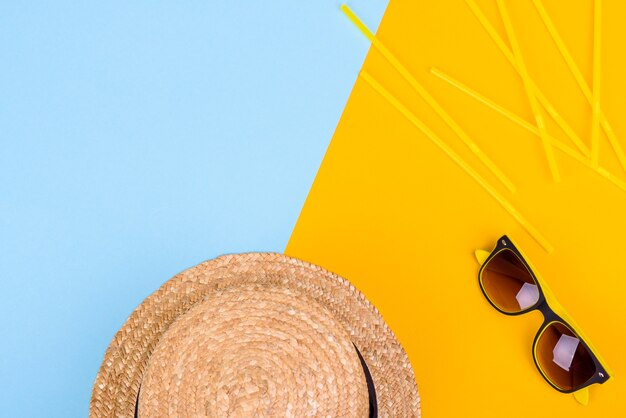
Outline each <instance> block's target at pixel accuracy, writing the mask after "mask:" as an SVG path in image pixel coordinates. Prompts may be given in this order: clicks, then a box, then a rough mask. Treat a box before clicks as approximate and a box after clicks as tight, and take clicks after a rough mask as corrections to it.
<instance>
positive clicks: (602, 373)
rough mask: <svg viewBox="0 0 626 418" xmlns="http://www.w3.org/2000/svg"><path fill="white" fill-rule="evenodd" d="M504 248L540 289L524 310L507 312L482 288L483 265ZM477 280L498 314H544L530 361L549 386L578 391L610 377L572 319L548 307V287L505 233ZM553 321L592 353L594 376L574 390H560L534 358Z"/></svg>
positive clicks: (487, 259)
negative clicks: (511, 253)
mask: <svg viewBox="0 0 626 418" xmlns="http://www.w3.org/2000/svg"><path fill="white" fill-rule="evenodd" d="M507 250H508V251H511V252H513V253H514V254H515V255H516V256H517V257H518V258H519V259H520V261H521V262H522V264H523V265H524V267H526V269H527V270H528V272H529V273H530V275H531V277H532V278H533V280H535V283H536V284H537V288H538V290H539V299H538V300H537V302H536V303H535V304H534V305H532V306H530V307H528V308H526V309H523V310H521V311H519V312H506V311H503V310H502V309H500V308H499V307H498V306H497V305H496V304H495V303H494V302H493V301H492V300H491V299H490V298H489V295H488V294H487V292H486V290H485V288H484V286H483V280H482V276H483V270H484V269H485V266H487V265H488V264H489V262H490V261H491V260H492V259H493V258H494V257H495V256H496V255H498V254H499V253H501V252H502V251H507ZM478 283H479V285H480V290H481V291H482V292H483V295H485V298H486V299H487V301H488V302H489V304H490V305H491V306H493V307H494V308H495V309H496V310H497V311H498V312H500V313H503V314H505V315H509V316H517V315H524V314H527V313H529V312H532V311H539V312H541V313H542V314H543V317H544V320H543V323H542V324H541V327H540V328H539V331H537V335H535V339H534V341H533V346H532V355H533V360H534V362H535V366H536V367H537V369H538V370H539V373H540V374H541V376H543V378H544V379H545V380H546V382H548V383H549V384H550V386H552V387H553V388H554V389H556V390H558V391H559V392H562V393H573V392H577V391H579V390H581V389H584V388H586V387H588V386H590V385H593V384H594V383H599V384H602V383H604V382H606V381H607V380H608V379H609V378H610V374H609V372H608V371H607V370H606V368H605V367H604V366H603V365H602V363H600V360H599V359H598V355H597V354H596V352H595V351H594V349H593V348H592V347H590V346H589V344H588V343H587V342H586V341H585V338H583V337H582V336H581V335H580V334H581V333H580V332H579V331H578V329H577V327H576V326H575V325H574V324H572V321H571V320H570V321H568V320H565V319H564V318H563V317H562V316H560V315H558V314H557V313H556V312H555V311H554V309H552V307H551V306H550V304H549V303H548V300H547V298H546V293H549V289H547V286H546V285H545V284H543V285H542V283H541V280H539V278H538V277H537V275H536V274H535V272H534V271H533V269H532V267H530V265H529V264H528V262H527V261H526V259H525V258H524V256H523V255H522V253H521V252H520V251H519V250H518V249H517V247H516V246H515V244H513V242H512V241H511V240H510V239H509V237H507V236H506V235H503V236H502V237H501V238H500V239H498V242H497V244H496V247H495V248H494V249H493V250H492V251H491V253H490V254H489V256H488V257H487V258H486V259H485V261H484V262H483V264H482V265H481V267H480V270H479V272H478ZM544 288H545V292H544ZM554 304H555V305H556V304H557V302H556V301H555V302H554ZM563 316H565V315H563ZM554 322H560V323H561V324H563V325H565V326H566V327H567V328H568V329H569V330H570V331H572V332H573V333H574V335H575V336H576V337H577V338H578V339H579V340H580V342H581V344H582V345H583V347H585V349H586V350H587V352H589V354H590V356H591V358H592V360H593V362H594V364H595V367H596V371H595V372H594V374H593V376H591V377H590V378H589V379H588V380H587V381H586V382H585V383H583V384H582V385H580V386H579V387H576V388H575V389H571V390H564V389H561V388H559V387H558V386H556V385H555V384H554V383H553V382H552V381H551V380H550V378H549V377H548V376H547V374H546V373H545V372H544V371H543V369H542V368H541V365H540V364H539V361H538V360H537V352H536V350H537V342H538V341H539V338H540V337H541V336H542V335H543V332H544V331H545V330H546V329H547V328H548V326H550V325H551V324H552V323H554Z"/></svg>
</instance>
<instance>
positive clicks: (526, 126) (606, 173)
mask: <svg viewBox="0 0 626 418" xmlns="http://www.w3.org/2000/svg"><path fill="white" fill-rule="evenodd" d="M430 71H431V73H432V74H433V75H434V76H436V77H438V78H440V79H441V80H443V81H445V82H447V83H448V84H450V85H452V86H453V87H456V88H457V89H459V90H460V91H462V92H463V93H465V94H467V95H468V96H470V97H472V98H473V99H475V100H476V101H478V102H480V103H482V104H484V105H485V106H487V107H489V108H490V109H492V110H495V111H496V112H498V113H500V114H501V115H503V116H504V117H506V118H507V119H509V120H510V121H512V122H514V123H516V124H517V125H519V126H521V127H522V128H524V129H526V130H527V131H529V132H532V133H533V134H535V135H537V136H539V130H538V129H537V127H536V126H534V125H532V124H531V123H529V122H528V121H526V120H525V119H523V118H522V117H520V116H519V115H516V114H515V113H513V112H512V111H510V110H508V109H505V108H504V107H503V106H501V105H499V104H497V103H495V102H494V101H493V100H490V99H488V98H487V97H485V96H483V95H481V94H480V93H478V92H476V91H475V90H472V89H471V88H469V87H468V86H466V85H465V84H463V83H461V82H460V81H458V80H456V79H454V78H453V77H451V76H450V75H448V74H446V73H444V72H443V71H441V70H439V69H437V68H431V70H430ZM550 139H551V141H552V144H553V145H554V146H555V148H557V149H559V150H561V151H562V152H563V153H564V154H565V155H567V156H569V157H571V158H572V159H574V160H576V161H578V162H579V163H581V164H583V165H584V166H585V167H587V168H590V169H591V170H593V171H594V172H595V173H597V174H599V175H600V176H602V177H603V178H605V179H606V180H608V181H610V182H611V183H613V184H614V185H615V186H617V187H618V188H620V189H621V190H622V191H625V192H626V182H624V181H622V180H620V179H618V178H616V177H615V176H613V175H612V174H611V173H610V172H609V171H608V170H606V169H605V168H603V167H599V166H598V167H595V168H594V167H593V166H592V164H591V162H590V161H589V160H587V159H586V158H584V157H582V156H581V155H580V154H579V153H578V152H576V151H575V150H574V149H572V148H571V147H569V146H567V145H566V144H564V143H563V142H561V141H559V140H558V139H556V138H554V137H550Z"/></svg>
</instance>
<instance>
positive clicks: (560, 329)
mask: <svg viewBox="0 0 626 418" xmlns="http://www.w3.org/2000/svg"><path fill="white" fill-rule="evenodd" d="M535 353H536V358H537V363H538V364H539V367H540V368H541V370H542V371H543V373H544V375H545V376H546V377H547V378H548V380H550V381H551V382H552V384H554V385H555V386H556V387H558V388H560V389H561V390H566V391H569V390H575V389H578V388H580V387H581V386H583V385H584V384H585V382H587V381H588V380H589V379H590V378H591V377H592V376H593V375H594V374H595V372H596V365H595V363H594V361H593V358H592V356H591V353H589V351H588V350H587V348H585V346H584V345H583V344H582V343H581V341H580V339H579V338H578V336H577V335H576V334H575V333H574V332H573V331H572V330H571V329H570V328H569V327H568V326H567V325H565V324H562V323H560V322H553V323H551V324H550V325H548V326H547V327H546V328H545V329H544V330H543V331H542V333H541V335H540V336H539V339H538V340H537V343H536V346H535Z"/></svg>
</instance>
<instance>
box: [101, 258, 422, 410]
mask: <svg viewBox="0 0 626 418" xmlns="http://www.w3.org/2000/svg"><path fill="white" fill-rule="evenodd" d="M250 284H262V285H263V286H268V287H271V288H276V289H289V290H290V291H294V292H297V293H301V294H302V295H304V296H306V297H307V298H310V299H313V300H315V301H316V302H317V303H319V304H320V305H322V306H323V307H324V308H325V309H326V310H328V312H330V313H331V315H332V316H333V317H334V318H335V320H336V321H337V322H338V323H339V324H341V326H342V327H343V328H344V329H345V331H346V333H347V335H349V336H350V339H351V341H352V343H353V344H354V346H355V347H356V348H357V349H358V352H359V353H360V354H361V356H362V357H363V360H364V361H365V363H366V364H367V368H368V369H369V372H370V373H371V378H372V380H373V383H374V386H375V391H376V398H377V403H378V416H379V417H400V416H401V417H419V415H420V397H419V393H418V391H417V385H416V382H415V376H414V373H413V369H412V367H411V364H410V361H409V359H408V357H407V355H406V353H405V351H404V349H403V348H402V346H401V345H400V343H399V342H398V340H397V339H396V337H395V335H394V334H393V332H392V331H391V330H390V329H389V327H388V326H387V324H386V323H385V321H384V320H383V318H382V316H381V315H380V313H379V312H378V310H377V309H376V308H375V307H374V306H373V305H372V304H371V303H370V302H369V301H368V300H367V299H366V298H365V296H364V295H363V294H362V293H361V292H359V291H358V290H357V289H355V288H354V286H352V285H351V284H350V283H349V282H348V281H347V280H345V279H343V278H341V277H339V276H337V275H336V274H334V273H331V272H329V271H327V270H325V269H323V268H321V267H319V266H315V265H313V264H310V263H307V262H304V261H301V260H298V259H295V258H291V257H287V256H285V255H282V254H275V253H247V254H239V255H225V256H221V257H218V258H216V259H213V260H209V261H206V262H204V263H201V264H199V265H197V266H195V267H193V268H190V269H188V270H185V271H183V272H182V273H179V274H178V275H176V276H174V277H173V278H172V279H170V280H169V281H167V282H166V283H164V284H163V285H162V286H161V287H160V288H159V289H158V290H157V291H156V292H154V293H153V294H152V295H150V296H149V297H148V298H146V299H145V300H144V301H143V302H142V303H141V305H139V307H137V309H135V311H134V312H133V313H132V314H131V316H130V317H129V318H128V320H127V321H126V323H125V324H124V325H123V326H122V328H121V329H120V330H119V331H118V332H117V334H116V335H115V337H114V338H113V340H112V342H111V344H110V345H109V347H108V349H107V350H106V353H105V355H104V360H103V362H102V365H101V367H100V370H99V372H98V374H97V376H96V380H95V383H94V386H93V392H92V396H91V402H90V412H89V416H90V417H94V418H95V417H113V416H115V417H118V416H128V417H132V416H134V414H135V410H136V407H137V402H138V394H139V390H140V387H141V384H142V379H143V377H144V373H145V372H146V368H147V365H148V363H149V360H150V356H151V354H152V353H153V351H154V349H155V347H156V346H157V344H158V342H159V340H160V339H161V338H162V336H163V335H164V333H165V332H166V331H167V330H168V328H170V326H171V325H172V324H173V323H174V322H176V320H177V318H180V317H181V316H183V315H184V314H185V313H187V312H188V311H189V310H190V309H192V308H193V307H194V306H196V305H197V304H199V303H200V302H202V301H203V300H205V299H206V298H207V296H210V295H211V294H212V293H214V292H217V291H221V290H224V289H231V288H234V289H236V288H237V287H240V286H245V285H250Z"/></svg>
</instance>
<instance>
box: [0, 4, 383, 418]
mask: <svg viewBox="0 0 626 418" xmlns="http://www.w3.org/2000/svg"><path fill="white" fill-rule="evenodd" d="M352 6H353V8H354V9H355V10H356V11H357V12H358V13H359V14H360V15H361V16H362V17H363V18H364V20H365V21H366V22H368V23H369V24H370V25H372V26H373V27H375V26H376V24H377V23H378V22H379V20H380V18H381V17H382V14H383V12H384V8H385V7H386V1H384V0H375V1H373V2H372V1H369V2H366V1H365V0H359V1H357V0H355V1H354V2H353V3H352ZM368 46H369V45H368V43H367V41H366V40H365V39H364V38H363V37H362V36H361V35H360V34H359V33H358V32H357V31H356V30H355V29H354V28H353V27H352V26H351V24H350V23H349V22H348V20H347V19H346V18H345V17H344V16H343V15H342V14H341V13H340V11H339V3H338V2H336V1H316V2H294V1H282V0H281V1H272V2H239V1H229V2H207V1H202V2H201V1H183V2H172V1H134V2H128V1H108V2H82V3H81V2H70V1H58V2H2V3H0V63H1V65H0V295H1V296H2V299H1V303H0V315H1V317H2V321H1V322H0V335H1V339H2V343H1V344H0V405H1V406H0V409H1V412H0V415H2V416H7V417H9V416H20V417H40V416H47V417H69V416H85V415H86V414H87V412H88V403H89V397H90V394H91V386H92V383H93V380H94V378H95V375H96V372H97V370H98V368H99V365H100V362H101V361H102V356H103V354H104V351H105V349H106V347H107V345H108V344H109V341H110V339H111V338H112V337H113V335H114V333H115V332H116V331H117V330H118V329H119V327H120V326H121V325H122V324H123V322H124V321H125V319H126V318H127V317H128V315H129V314H130V313H131V312H132V310H133V309H134V308H135V307H136V306H137V305H138V304H139V303H140V302H141V301H142V300H143V299H144V298H145V297H146V296H148V295H149V294H150V293H152V292H153V291H154V290H156V289H157V288H158V287H159V286H160V285H161V284H162V283H163V282H164V281H166V280H167V279H169V278H170V277H171V276H173V275H174V274H176V273H178V272H179V271H181V270H184V269H186V268H188V267H191V266H193V265H195V264H197V263H199V262H201V261H203V260H206V259H209V258H213V257H215V256H217V255H220V254H223V253H230V252H245V251H282V250H283V249H284V247H285V245H286V243H287V240H288V238H289V235H290V233H291V229H292V227H293V225H294V224H295V221H296V219H297V216H298V214H299V211H300V208H301V206H302V204H303V203H304V199H305V197H306V194H307V192H308V189H309V187H310V185H311V184H312V182H313V178H314V176H315V173H316V170H317V168H318V165H319V164H320V162H321V160H322V157H323V154H324V151H325V149H326V146H327V144H328V142H329V140H330V138H331V136H332V133H333V131H334V128H335V126H336V124H337V121H338V120H339V117H340V115H341V111H342V109H343V107H344V105H345V103H346V100H347V98H348V95H349V93H350V90H351V88H352V85H353V83H354V81H355V79H356V76H357V73H358V70H359V69H360V67H361V64H362V61H363V59H364V58H365V54H366V52H367V49H368Z"/></svg>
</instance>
